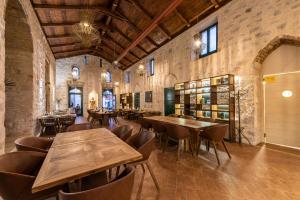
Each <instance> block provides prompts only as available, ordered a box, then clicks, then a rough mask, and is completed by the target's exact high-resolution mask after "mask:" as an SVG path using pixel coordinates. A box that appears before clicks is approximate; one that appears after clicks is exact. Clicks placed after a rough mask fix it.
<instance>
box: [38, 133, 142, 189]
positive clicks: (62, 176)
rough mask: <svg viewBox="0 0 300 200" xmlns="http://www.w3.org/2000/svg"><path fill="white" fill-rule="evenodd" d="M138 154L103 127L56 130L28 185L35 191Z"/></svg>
mask: <svg viewBox="0 0 300 200" xmlns="http://www.w3.org/2000/svg"><path fill="white" fill-rule="evenodd" d="M141 158H142V155H141V154H140V153H139V152H138V151H136V150H135V149H133V148H132V147H131V146H129V145H128V144H127V143H125V142H124V141H122V140H121V139H119V138H118V137H117V136H116V135H115V134H113V133H112V132H111V131H109V130H108V129H106V128H98V129H89V130H81V131H74V132H64V133H59V134H57V135H56V137H55V138H54V141H53V143H52V145H51V147H50V149H49V151H48V153H47V156H46V158H45V160H44V162H43V164H42V167H41V169H40V170H39V172H38V175H37V178H36V180H35V182H34V184H33V186H32V192H33V193H36V192H39V191H42V190H46V189H49V188H52V187H55V186H59V185H62V184H67V183H72V182H74V181H77V180H80V179H81V178H83V177H86V176H88V175H91V174H94V173H97V172H101V171H105V170H109V169H111V168H113V167H117V166H120V165H123V164H128V163H131V162H134V161H137V160H139V159H141Z"/></svg>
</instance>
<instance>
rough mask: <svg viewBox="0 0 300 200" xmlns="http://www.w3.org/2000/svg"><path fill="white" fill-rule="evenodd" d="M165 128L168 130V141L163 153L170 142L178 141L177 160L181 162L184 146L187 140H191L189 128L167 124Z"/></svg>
mask: <svg viewBox="0 0 300 200" xmlns="http://www.w3.org/2000/svg"><path fill="white" fill-rule="evenodd" d="M165 126H166V128H167V134H166V135H167V139H166V142H165V146H164V148H163V151H165V148H166V147H167V145H168V142H169V140H174V141H177V142H178V149H177V160H179V158H180V153H181V149H182V146H183V145H184V142H185V141H186V139H189V138H190V131H189V129H188V128H185V127H183V126H176V125H171V124H165Z"/></svg>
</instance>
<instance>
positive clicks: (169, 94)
mask: <svg viewBox="0 0 300 200" xmlns="http://www.w3.org/2000/svg"><path fill="white" fill-rule="evenodd" d="M164 97H165V100H164V103H165V116H168V115H171V114H175V90H174V87H171V88H165V89H164Z"/></svg>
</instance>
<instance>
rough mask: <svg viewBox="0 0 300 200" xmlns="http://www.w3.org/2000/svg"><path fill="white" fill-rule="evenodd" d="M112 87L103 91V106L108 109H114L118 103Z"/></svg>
mask: <svg viewBox="0 0 300 200" xmlns="http://www.w3.org/2000/svg"><path fill="white" fill-rule="evenodd" d="M115 101H116V98H115V97H114V94H113V90H112V89H104V90H103V92H102V107H103V108H104V109H107V110H113V109H114V106H115V105H116V102H115Z"/></svg>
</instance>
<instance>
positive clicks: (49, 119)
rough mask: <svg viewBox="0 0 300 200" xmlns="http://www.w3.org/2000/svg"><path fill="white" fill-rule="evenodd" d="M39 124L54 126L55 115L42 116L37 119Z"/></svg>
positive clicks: (55, 121)
mask: <svg viewBox="0 0 300 200" xmlns="http://www.w3.org/2000/svg"><path fill="white" fill-rule="evenodd" d="M39 121H40V123H41V126H43V127H46V126H55V125H56V124H57V119H56V118H55V117H51V116H48V117H43V118H41V119H39Z"/></svg>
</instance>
